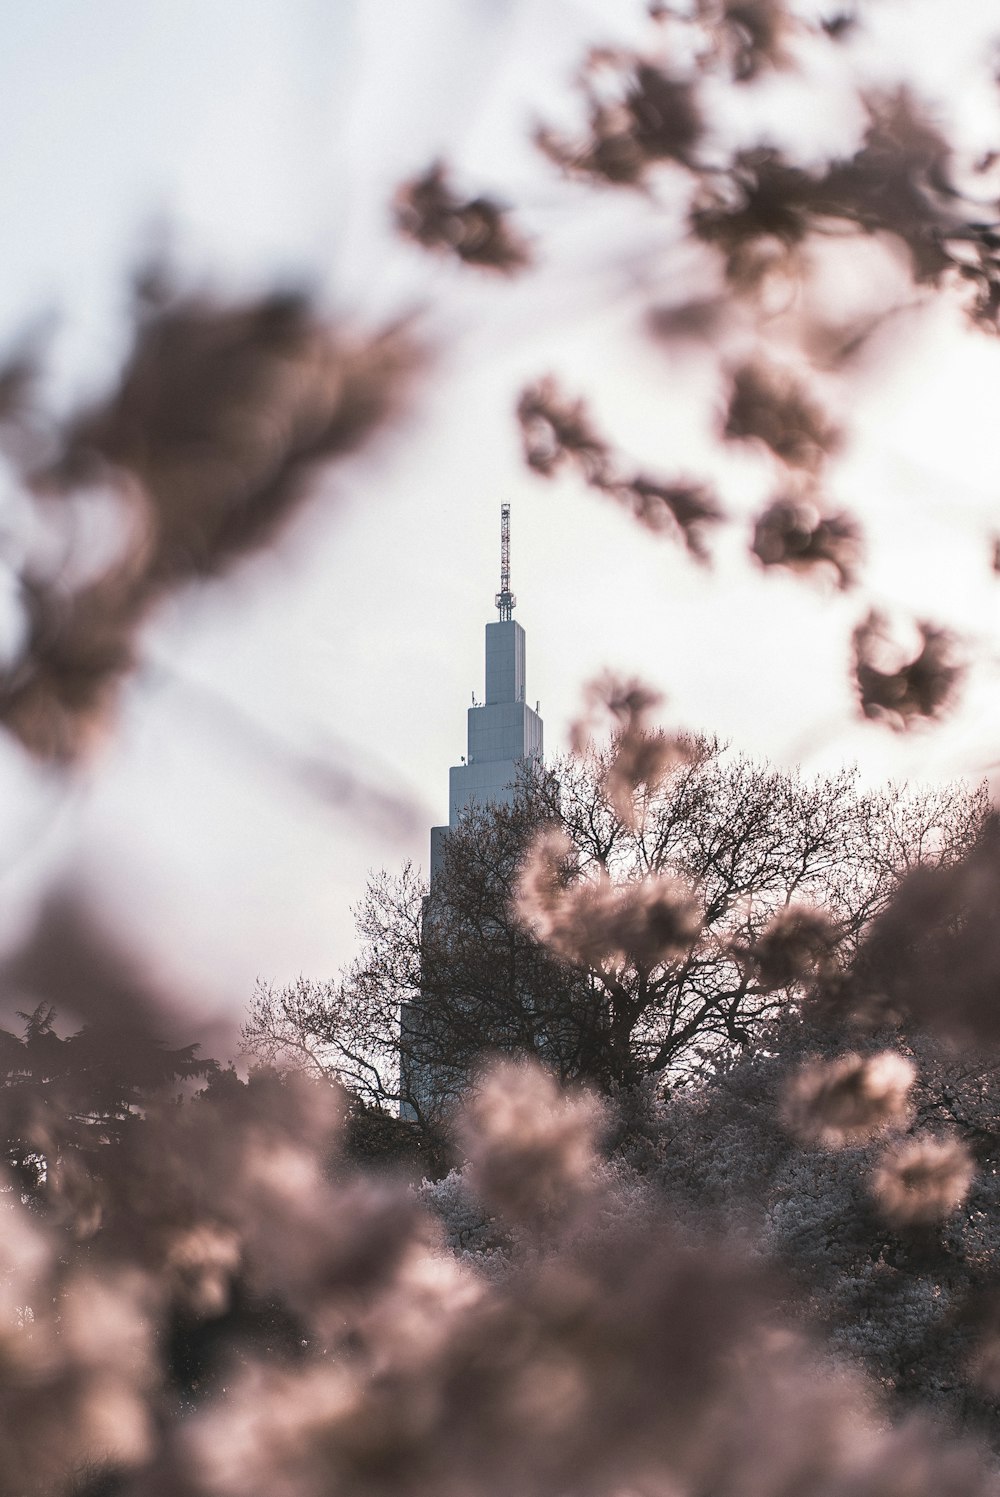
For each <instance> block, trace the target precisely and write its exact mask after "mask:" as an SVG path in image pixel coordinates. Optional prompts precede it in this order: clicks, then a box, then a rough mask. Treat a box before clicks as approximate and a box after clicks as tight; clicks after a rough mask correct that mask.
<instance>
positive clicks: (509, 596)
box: [496, 504, 517, 620]
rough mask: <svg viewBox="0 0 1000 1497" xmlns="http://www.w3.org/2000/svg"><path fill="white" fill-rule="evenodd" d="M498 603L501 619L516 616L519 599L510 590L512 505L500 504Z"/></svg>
mask: <svg viewBox="0 0 1000 1497" xmlns="http://www.w3.org/2000/svg"><path fill="white" fill-rule="evenodd" d="M496 605H497V608H498V609H499V610H500V618H501V620H504V619H510V618H513V616H514V609H515V608H516V607H517V599H516V598H515V597H514V594H513V593H512V592H511V590H510V505H509V504H501V506H500V591H499V592H498V593H497V596H496Z"/></svg>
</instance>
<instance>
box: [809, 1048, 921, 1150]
mask: <svg viewBox="0 0 1000 1497" xmlns="http://www.w3.org/2000/svg"><path fill="white" fill-rule="evenodd" d="M915 1077H916V1070H915V1067H914V1066H913V1064H912V1062H911V1061H909V1060H907V1059H906V1058H905V1057H904V1056H902V1055H900V1054H898V1053H897V1052H896V1051H894V1050H884V1051H882V1053H881V1054H879V1055H868V1056H860V1055H853V1054H851V1055H841V1056H839V1057H838V1058H837V1059H836V1060H832V1061H817V1062H812V1063H809V1064H807V1065H805V1066H803V1068H802V1069H801V1070H800V1071H799V1072H798V1074H797V1075H796V1076H795V1077H794V1078H793V1080H792V1082H791V1083H790V1085H789V1086H788V1088H787V1090H786V1093H785V1102H784V1117H785V1121H786V1123H787V1125H788V1127H789V1128H790V1129H791V1130H792V1132H793V1133H795V1134H796V1135H797V1136H798V1137H799V1138H800V1139H801V1140H802V1141H803V1142H804V1143H810V1144H818V1145H820V1147H822V1148H834V1149H836V1148H844V1147H846V1146H848V1145H852V1144H860V1143H865V1142H867V1140H868V1139H870V1138H872V1137H873V1136H874V1135H875V1134H877V1133H881V1132H883V1131H884V1130H885V1129H887V1128H898V1127H902V1126H905V1124H906V1123H907V1121H908V1120H909V1116H910V1109H909V1093H910V1088H911V1087H912V1085H913V1082H914V1079H915Z"/></svg>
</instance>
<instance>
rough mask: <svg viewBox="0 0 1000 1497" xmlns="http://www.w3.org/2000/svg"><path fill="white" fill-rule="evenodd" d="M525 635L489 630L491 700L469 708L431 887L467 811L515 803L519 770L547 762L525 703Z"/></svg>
mask: <svg viewBox="0 0 1000 1497" xmlns="http://www.w3.org/2000/svg"><path fill="white" fill-rule="evenodd" d="M525 685H526V682H525V634H524V630H523V629H522V628H521V625H520V624H518V623H516V622H515V620H514V619H502V620H500V621H498V622H497V623H493V624H487V625H486V700H485V702H483V703H482V704H480V705H477V706H475V707H470V708H469V715H468V740H467V743H468V752H467V754H466V757H465V761H464V763H462V764H456V765H454V766H453V767H452V768H451V770H450V771H449V774H448V780H449V784H448V826H446V827H440V826H436V827H432V828H431V882H432V883H433V881H434V875H435V873H436V872H437V869H438V867H439V866H440V861H441V849H442V846H443V839H444V837H445V836H446V835H447V833H448V829H449V828H450V827H453V826H457V825H458V820H459V817H460V816H461V814H462V812H463V811H464V810H465V808H466V806H468V805H470V804H472V803H473V802H476V803H478V804H479V805H489V804H493V805H495V804H497V803H506V804H508V805H509V804H511V803H512V802H513V800H514V791H515V786H516V783H517V775H518V768H519V766H520V765H521V764H522V763H523V762H524V760H526V759H541V757H542V751H543V731H542V719H541V718H540V717H539V715H538V713H537V712H535V711H534V710H533V709H532V708H531V707H529V706H528V704H527V702H526V701H525V699H524V698H525Z"/></svg>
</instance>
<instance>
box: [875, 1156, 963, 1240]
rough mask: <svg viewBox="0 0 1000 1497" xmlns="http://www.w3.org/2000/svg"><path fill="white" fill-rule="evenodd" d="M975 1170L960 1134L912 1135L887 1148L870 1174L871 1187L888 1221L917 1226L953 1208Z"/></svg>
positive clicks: (942, 1215)
mask: <svg viewBox="0 0 1000 1497" xmlns="http://www.w3.org/2000/svg"><path fill="white" fill-rule="evenodd" d="M974 1173H975V1168H974V1165H973V1162H972V1158H971V1156H970V1154H969V1151H968V1149H967V1148H966V1146H965V1144H963V1143H962V1142H961V1140H960V1139H957V1138H932V1137H928V1136H924V1137H916V1138H911V1139H907V1140H905V1141H904V1142H903V1143H900V1144H896V1145H893V1146H890V1148H888V1149H887V1150H886V1152H885V1153H884V1154H883V1155H882V1157H881V1160H880V1161H879V1163H878V1164H877V1166H876V1168H875V1172H874V1174H873V1175H872V1179H871V1191H872V1195H873V1196H874V1198H875V1204H876V1206H877V1207H878V1210H879V1212H880V1214H881V1215H882V1216H883V1217H884V1218H885V1220H886V1221H887V1222H888V1223H889V1224H890V1226H893V1227H912V1226H920V1225H922V1224H924V1223H928V1222H938V1221H943V1220H944V1219H945V1218H946V1217H948V1216H950V1215H951V1214H952V1212H953V1211H957V1209H958V1207H959V1206H961V1204H962V1202H963V1201H964V1200H965V1198H966V1196H967V1195H968V1193H969V1187H970V1186H971V1184H972V1179H973V1175H974Z"/></svg>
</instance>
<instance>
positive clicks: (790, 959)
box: [747, 904, 841, 990]
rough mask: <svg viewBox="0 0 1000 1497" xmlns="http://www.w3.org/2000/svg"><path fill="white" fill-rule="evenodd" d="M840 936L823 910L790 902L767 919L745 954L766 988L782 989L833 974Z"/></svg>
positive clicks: (835, 968)
mask: <svg viewBox="0 0 1000 1497" xmlns="http://www.w3.org/2000/svg"><path fill="white" fill-rule="evenodd" d="M840 937H841V933H840V931H839V930H838V928H837V926H836V925H835V923H834V922H833V921H832V920H831V918H830V916H829V915H828V914H827V913H826V912H825V911H824V910H821V909H818V908H816V907H815V906H814V905H804V904H789V905H786V906H785V907H784V909H781V910H779V911H778V912H777V914H776V915H774V916H773V917H772V919H771V920H769V921H768V923H767V925H766V926H765V927H764V929H763V930H762V931H761V933H760V935H759V936H758V937H757V939H756V940H755V941H754V942H753V944H752V945H751V946H750V947H749V949H748V953H747V954H748V956H749V958H750V960H751V962H752V964H753V968H754V970H755V971H756V974H757V978H758V980H759V981H760V983H761V984H762V986H763V987H764V988H765V989H769V990H773V989H775V988H785V987H788V986H790V985H791V984H792V983H799V982H803V981H809V980H810V979H816V978H817V977H819V978H824V977H830V976H832V975H833V974H834V973H835V972H836V970H837V964H836V959H835V953H836V950H837V947H838V945H839V943H840Z"/></svg>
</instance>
